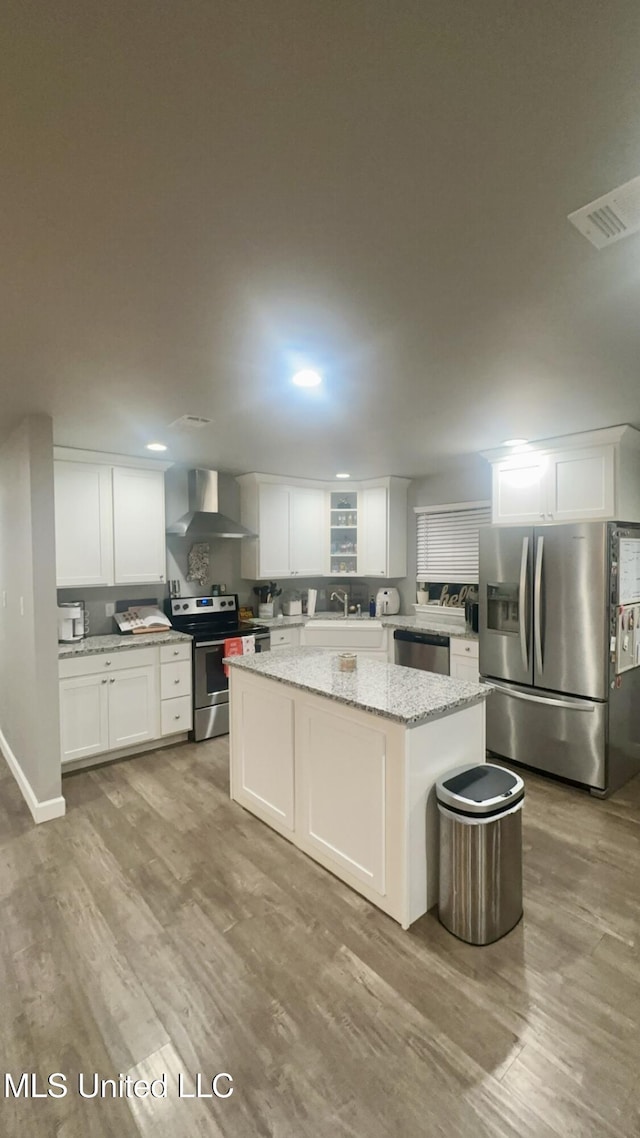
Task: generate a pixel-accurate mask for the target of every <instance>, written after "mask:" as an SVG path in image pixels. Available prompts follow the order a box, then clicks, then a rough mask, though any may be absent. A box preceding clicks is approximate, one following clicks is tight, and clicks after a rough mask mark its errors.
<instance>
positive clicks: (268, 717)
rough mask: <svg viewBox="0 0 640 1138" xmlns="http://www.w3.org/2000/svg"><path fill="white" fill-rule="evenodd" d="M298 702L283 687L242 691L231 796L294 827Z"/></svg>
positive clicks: (272, 821)
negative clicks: (249, 692) (246, 693)
mask: <svg viewBox="0 0 640 1138" xmlns="http://www.w3.org/2000/svg"><path fill="white" fill-rule="evenodd" d="M293 708H294V705H293V700H292V699H291V698H290V697H289V696H287V695H284V694H282V693H281V692H280V691H278V690H273V688H272V689H271V690H267V691H258V692H256V693H255V694H253V696H252V697H250V698H245V697H241V701H240V706H239V707H238V708H236V721H237V722H238V723H239V729H238V730H236V727H235V726H234V728H233V730H234V732H235V744H234V756H233V763H232V766H231V796H232V798H235V799H236V801H237V802H239V803H240V805H241V806H246V807H247V809H248V810H251V812H252V813H253V814H256V815H257V816H258V818H262V820H263V821H265V822H268V823H269V825H270V826H273V827H274V828H275V829H276V830H279V831H280V832H283V833H291V832H292V831H293V827H294V773H293V768H294V711H293Z"/></svg>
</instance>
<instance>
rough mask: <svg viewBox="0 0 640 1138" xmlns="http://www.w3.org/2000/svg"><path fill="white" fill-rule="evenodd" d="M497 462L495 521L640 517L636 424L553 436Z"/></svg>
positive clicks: (495, 457) (501, 454) (500, 455)
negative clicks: (562, 436)
mask: <svg viewBox="0 0 640 1138" xmlns="http://www.w3.org/2000/svg"><path fill="white" fill-rule="evenodd" d="M484 457H485V458H487V459H489V461H490V462H491V463H492V466H493V511H492V521H493V523H494V525H522V524H529V525H535V524H538V525H544V524H549V523H553V522H557V523H560V522H573V521H606V520H608V519H617V520H619V521H628V522H631V521H640V432H638V431H635V430H633V428H632V427H609V428H606V429H605V430H602V431H590V432H588V433H586V434H580V435H569V436H566V437H564V438H559V439H547V440H544V441H543V442H540V443H537V444H536V445H535V446H532V447H530V448H528V449H527V450H525V451H521V452H520V453H517V454H513V453H511V454H507V453H506V452H505V450H504V449H501V450H500V451H490V452H487V453H485V455H484Z"/></svg>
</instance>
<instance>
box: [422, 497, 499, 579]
mask: <svg viewBox="0 0 640 1138" xmlns="http://www.w3.org/2000/svg"><path fill="white" fill-rule="evenodd" d="M416 512H417V518H416V533H417V572H416V577H417V580H418V581H457V582H460V583H464V584H470V585H471V584H475V583H477V582H478V580H479V574H478V561H479V551H478V544H479V538H478V530H479V528H480V526H485V525H489V524H490V523H491V506H490V505H486V506H484V505H483V506H471V507H467V508H466V509H465V508H464V507H459V506H457V507H451V508H447V507H438V508H437V509H434V510H430V509H425V510H420V511H416Z"/></svg>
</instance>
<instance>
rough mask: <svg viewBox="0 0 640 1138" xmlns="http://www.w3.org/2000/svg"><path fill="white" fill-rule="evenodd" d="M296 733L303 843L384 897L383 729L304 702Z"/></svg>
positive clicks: (298, 813)
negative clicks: (365, 725) (380, 729)
mask: <svg viewBox="0 0 640 1138" xmlns="http://www.w3.org/2000/svg"><path fill="white" fill-rule="evenodd" d="M296 732H297V735H298V747H297V765H296V777H297V782H296V831H297V834H298V845H299V846H300V848H301V849H303V850H305V851H306V852H307V853H310V854H311V855H312V856H316V857H318V856H319V855H320V856H322V858H323V860H325V864H326V863H327V862H329V863H333V864H334V865H335V867H336V871H338V868H339V869H342V870H343V871H344V872H346V873H348V874H350V875H351V876H352V877H354V878H356V879H357V880H358V881H360V882H362V884H363V885H366V886H367V887H368V888H369V889H372V890H374V891H375V892H376V893H379V894H380V896H384V894H385V851H386V834H385V773H386V771H385V768H386V745H385V744H386V740H385V736H384V734H383V732H382V731H376V730H374V729H372V728H370V727H364V726H362V724H361V723H355V722H351V721H349V719H348V718H347V717H345V718H340V717H339V716H337V715H335V714H334V713H333V712H332V713H329V714H327V713H324V712H322V711H320V710H318V709H317V708H314V707H311V706H309V705H304V704H302V705H301V706H300V708H299V712H298V717H297V721H296Z"/></svg>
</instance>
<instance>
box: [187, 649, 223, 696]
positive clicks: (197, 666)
mask: <svg viewBox="0 0 640 1138" xmlns="http://www.w3.org/2000/svg"><path fill="white" fill-rule="evenodd" d="M223 660H224V640H207V641H205V642H204V643H203V644H196V647H195V652H194V684H193V700H194V704H195V706H196V707H213V706H214V705H215V704H216V703H227V702H228V700H229V681H228V679H227V677H226V676H225V674H224V666H223V663H222V661H223Z"/></svg>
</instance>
